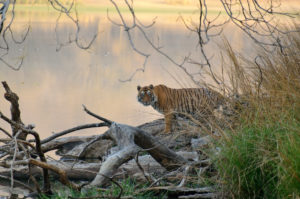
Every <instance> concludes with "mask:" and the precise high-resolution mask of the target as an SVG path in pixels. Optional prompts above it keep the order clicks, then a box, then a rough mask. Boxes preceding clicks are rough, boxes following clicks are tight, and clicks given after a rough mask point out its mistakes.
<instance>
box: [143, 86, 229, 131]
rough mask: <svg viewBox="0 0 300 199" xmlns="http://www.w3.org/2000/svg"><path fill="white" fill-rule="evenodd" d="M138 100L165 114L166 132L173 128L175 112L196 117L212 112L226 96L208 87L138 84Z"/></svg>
mask: <svg viewBox="0 0 300 199" xmlns="http://www.w3.org/2000/svg"><path fill="white" fill-rule="evenodd" d="M137 90H138V97H137V98H138V101H139V102H140V103H142V104H143V105H145V106H149V105H151V106H152V107H153V108H154V109H155V110H157V111H158V112H160V113H162V114H164V116H165V132H166V133H168V132H170V131H171V130H172V120H173V118H174V115H175V114H190V115H192V116H193V117H194V116H196V117H195V118H199V117H205V116H206V115H208V114H209V113H212V112H213V111H214V110H215V109H217V108H218V107H219V106H220V105H221V104H222V103H223V102H224V97H223V96H222V95H221V94H220V93H218V92H216V91H213V90H211V89H208V88H183V89H173V88H168V87H167V86H165V85H157V86H153V85H152V84H151V85H150V86H144V87H141V86H137Z"/></svg>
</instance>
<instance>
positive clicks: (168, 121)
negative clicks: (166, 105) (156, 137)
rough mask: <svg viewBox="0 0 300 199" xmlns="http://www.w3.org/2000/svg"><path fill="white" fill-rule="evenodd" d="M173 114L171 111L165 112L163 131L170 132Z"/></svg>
mask: <svg viewBox="0 0 300 199" xmlns="http://www.w3.org/2000/svg"><path fill="white" fill-rule="evenodd" d="M173 117H174V114H173V113H171V112H168V113H165V130H164V133H170V132H171V131H172V123H173Z"/></svg>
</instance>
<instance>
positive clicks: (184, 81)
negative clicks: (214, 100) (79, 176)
mask: <svg viewBox="0 0 300 199" xmlns="http://www.w3.org/2000/svg"><path fill="white" fill-rule="evenodd" d="M148 15H149V16H151V15H150V14H148ZM56 16H57V14H55V13H53V12H49V13H47V12H46V13H44V12H43V13H41V12H37V13H17V17H16V23H15V25H14V26H13V30H14V32H15V35H16V37H18V38H20V36H21V35H22V34H24V30H25V29H26V27H27V25H28V21H31V22H30V25H31V30H30V33H29V35H28V38H27V40H26V41H25V43H24V44H23V45H14V44H12V43H11V44H10V45H11V51H10V54H9V55H8V56H6V57H5V58H7V60H8V61H9V62H10V63H17V62H18V57H19V56H25V59H24V63H23V65H22V67H21V69H20V70H19V71H13V70H11V69H9V68H8V67H7V66H5V65H4V64H3V63H0V80H1V81H7V83H8V84H9V86H10V87H11V89H12V90H13V91H14V92H16V93H17V94H18V96H19V97H20V101H19V102H20V108H21V116H22V120H23V122H24V123H25V124H32V123H33V124H35V125H36V131H37V132H39V133H40V135H41V137H42V138H45V137H47V136H49V135H51V133H52V132H59V131H62V130H65V129H68V128H71V127H74V126H77V125H82V124H86V123H93V122H97V120H96V119H94V118H92V117H90V116H88V115H87V114H86V113H85V112H84V111H83V109H82V104H84V105H86V106H87V107H88V108H89V109H90V110H91V111H93V112H95V113H97V114H99V115H101V116H103V117H106V118H108V119H110V120H113V121H116V122H120V123H126V124H129V125H138V124H141V123H144V122H147V121H151V120H153V119H156V118H159V117H162V115H160V114H159V113H157V112H156V111H154V110H152V108H151V107H144V106H143V105H141V104H139V103H138V102H137V100H136V95H137V90H136V87H137V85H142V86H143V85H149V84H153V85H157V84H166V85H168V86H170V87H174V88H180V87H194V86H195V85H194V84H193V83H192V82H191V81H190V80H189V79H188V78H187V76H186V75H184V74H183V72H182V70H180V69H179V68H178V67H176V66H174V65H173V64H172V63H171V62H169V61H168V60H167V59H165V58H164V57H163V56H161V55H159V54H157V53H155V51H153V49H152V48H151V47H150V46H149V45H148V44H147V43H146V42H145V40H144V39H143V37H142V35H141V34H140V33H139V32H138V31H137V30H133V31H132V37H133V40H134V42H135V43H136V46H137V48H139V49H141V50H143V51H144V52H146V53H150V54H151V57H150V58H149V60H148V62H147V65H146V70H145V72H144V73H141V72H140V73H137V74H136V75H135V76H134V78H133V79H132V80H131V81H129V82H122V81H120V80H124V79H128V78H129V77H130V76H131V75H132V74H133V73H134V71H135V70H136V69H137V68H140V67H141V66H142V65H143V62H144V58H143V57H141V56H140V55H138V54H137V53H135V52H133V51H132V49H131V46H130V45H129V41H128V38H127V36H126V32H125V31H124V30H123V29H122V28H120V27H118V26H115V25H113V24H112V23H111V22H110V21H109V20H108V19H107V17H106V13H102V14H101V13H100V14H95V13H94V14H92V15H88V14H84V15H81V16H80V23H81V29H82V32H81V34H80V37H81V38H82V41H83V42H84V41H89V40H90V39H91V38H92V36H93V34H94V33H95V32H98V37H97V39H96V40H95V42H94V43H93V45H92V47H91V49H89V50H82V49H79V48H77V47H76V46H75V45H74V44H72V45H69V46H66V47H64V48H62V49H61V50H60V51H58V52H56V47H57V43H56V34H55V31H54V29H55V19H56ZM149 16H146V17H145V16H142V19H143V20H144V21H146V22H147V23H148V22H150V21H151V20H150V19H151V18H150V17H149ZM154 16H158V18H157V23H156V24H155V26H153V27H152V28H151V29H149V30H147V34H148V35H149V37H150V38H152V39H153V41H154V42H155V43H156V44H157V43H158V42H159V44H160V46H162V47H163V48H162V50H163V51H164V52H167V53H168V54H169V55H170V56H171V57H172V58H174V60H176V61H177V62H181V61H182V60H183V58H184V56H187V55H188V54H189V53H190V52H191V53H192V54H191V57H193V58H194V59H199V54H200V53H199V49H198V48H197V45H196V43H197V37H196V35H193V34H191V33H190V32H189V31H188V30H187V29H186V28H185V27H184V25H183V24H182V23H179V22H176V19H177V17H178V15H177V14H175V15H161V16H159V15H158V14H157V13H156V14H155V15H154ZM151 17H152V16H151ZM71 32H73V33H74V25H73V24H71V23H70V22H69V21H67V20H66V19H64V18H63V19H62V22H61V23H60V25H59V26H58V35H59V36H60V40H62V41H66V40H68V37H69V34H70V33H71ZM224 35H225V36H226V37H227V38H228V39H229V41H231V42H233V43H234V45H235V46H234V47H235V48H236V49H237V50H243V49H244V48H245V47H247V46H248V45H250V44H249V43H248V42H249V40H248V39H247V38H244V37H243V36H241V33H240V32H239V31H238V30H237V29H236V28H234V27H232V26H230V25H227V26H226V27H225V30H224ZM218 43H220V40H212V44H211V45H209V46H208V47H207V48H206V49H207V52H208V54H209V56H210V57H211V58H212V59H211V60H212V63H213V64H214V65H215V66H218V65H220V63H221V62H220V58H219V56H220V55H219V46H218V45H217V44H218ZM194 68H195V67H194ZM193 70H194V69H191V71H193ZM216 70H217V68H216ZM201 78H205V76H204V77H201ZM207 81H210V80H208V79H207ZM3 94H4V89H3V88H2V86H1V88H0V96H1V98H0V110H1V111H2V112H3V113H4V114H5V115H7V116H9V115H10V112H9V106H10V105H9V103H8V102H7V101H6V100H5V99H4V98H3V97H2V96H3ZM0 125H1V126H2V127H4V128H5V129H7V130H10V127H9V126H8V125H7V124H5V123H3V122H2V121H1V122H0ZM100 132H103V130H101V129H90V130H84V131H79V132H74V133H73V134H72V135H90V134H97V133H100ZM0 137H4V134H0Z"/></svg>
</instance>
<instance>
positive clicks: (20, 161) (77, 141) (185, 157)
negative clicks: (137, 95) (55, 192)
mask: <svg viewBox="0 0 300 199" xmlns="http://www.w3.org/2000/svg"><path fill="white" fill-rule="evenodd" d="M2 84H3V86H4V88H5V90H6V93H5V98H6V99H8V100H9V101H10V103H11V112H12V119H10V118H8V117H7V116H5V115H4V114H3V113H1V112H0V118H1V119H3V120H4V121H6V122H7V123H9V124H10V125H11V127H12V134H11V135H10V134H9V132H8V131H7V130H5V129H3V131H4V132H6V135H7V134H9V135H10V136H9V138H7V139H3V140H2V141H3V143H4V144H3V145H1V146H0V155H1V156H0V157H1V159H0V175H1V176H2V179H6V180H9V181H10V182H11V192H12V193H13V189H14V187H15V185H17V184H20V183H18V182H19V180H22V179H23V180H24V179H30V181H32V182H34V184H35V188H32V187H31V186H30V183H28V184H26V183H25V184H26V186H28V187H30V188H31V190H30V191H31V192H32V190H35V191H36V192H37V193H47V194H51V193H52V189H51V182H50V178H49V176H51V175H53V176H58V177H59V181H60V182H61V183H62V184H64V185H66V186H68V187H70V188H72V189H74V190H78V191H79V190H81V189H82V188H83V187H84V188H89V187H94V186H98V187H99V186H100V187H101V186H106V185H107V184H108V183H114V184H116V185H117V186H120V184H118V182H117V181H115V180H114V179H120V178H124V177H126V176H132V177H134V178H135V179H139V180H142V181H146V180H148V182H149V184H150V186H149V188H150V187H153V186H154V185H159V184H160V181H162V180H164V179H174V178H178V179H180V180H179V184H178V185H177V189H178V190H179V189H180V190H182V189H184V184H185V183H186V180H187V179H188V178H187V176H188V174H189V172H190V171H191V170H192V169H191V168H196V169H199V167H203V168H205V167H208V166H209V164H210V163H209V160H204V161H203V160H199V154H197V152H187V151H183V152H175V151H174V150H172V149H170V148H169V147H168V146H170V147H171V148H172V145H168V144H166V142H165V141H164V140H162V139H161V138H159V137H155V136H154V135H156V134H157V133H158V132H162V131H163V129H164V126H163V124H164V122H163V121H162V120H158V121H155V122H153V123H149V124H144V125H141V126H140V127H132V126H129V125H125V124H119V123H116V122H113V121H110V120H108V119H106V118H103V117H101V116H99V115H97V114H95V113H93V112H91V111H90V110H88V109H87V108H86V107H85V106H83V107H84V111H85V112H86V113H87V114H89V115H91V116H93V117H95V118H97V119H99V120H101V122H100V123H93V124H86V125H81V126H78V127H74V128H71V129H68V130H65V131H62V132H59V133H55V134H54V135H52V136H50V137H48V138H46V139H43V140H41V139H40V136H39V134H38V132H36V131H34V130H33V129H34V125H28V126H26V125H25V124H23V123H22V121H21V117H20V109H19V105H18V103H17V102H18V96H17V94H15V93H13V92H12V91H11V90H10V88H9V87H8V84H7V83H6V82H2ZM11 96H13V97H11ZM16 116H17V117H16ZM97 127H108V128H109V129H108V130H107V131H106V132H105V133H103V134H100V135H94V136H85V137H84V136H78V137H76V136H70V137H62V138H61V136H62V135H66V134H69V133H71V132H74V131H77V130H81V129H85V128H97ZM147 131H148V132H149V133H148V132H147ZM21 134H22V135H23V136H20V135H21ZM27 135H32V136H33V137H34V139H32V140H28V139H27ZM33 142H34V144H33ZM175 145H176V144H175ZM173 146H174V144H173ZM52 150H57V154H59V155H60V156H62V159H61V160H54V159H52V158H50V157H48V158H47V159H46V156H45V153H47V152H49V151H52ZM141 152H144V153H145V152H146V153H148V154H149V155H140V154H141ZM139 155H140V157H139V158H138V156H139ZM88 158H94V161H95V159H97V161H96V162H88ZM154 175H155V177H154ZM178 176H179V177H178ZM180 176H181V177H180ZM41 177H43V181H44V183H43V184H44V187H43V190H41V189H40V187H39V184H38V183H37V182H38V180H37V179H41ZM71 180H81V181H82V180H85V181H87V182H86V183H83V184H81V185H79V184H75V183H74V182H72V181H71ZM171 181H174V180H171ZM177 181H178V180H177ZM170 185H171V184H170ZM26 186H25V187H26ZM23 187H24V186H23ZM149 190H150V189H149ZM161 190H165V189H161ZM174 190H175V189H174ZM174 190H173V192H176V191H174ZM145 191H147V190H145ZM178 193H179V192H178ZM209 193H211V192H209ZM120 194H122V187H121V188H120ZM193 194H197V192H193ZM185 195H186V193H185ZM120 196H121V195H120Z"/></svg>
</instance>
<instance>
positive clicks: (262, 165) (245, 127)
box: [215, 32, 300, 198]
mask: <svg viewBox="0 0 300 199" xmlns="http://www.w3.org/2000/svg"><path fill="white" fill-rule="evenodd" d="M285 42H286V45H287V46H288V47H287V48H285V49H284V50H283V51H280V49H278V50H276V51H271V52H268V51H267V50H259V55H260V56H259V57H257V59H256V61H255V62H253V61H249V60H247V59H246V58H245V57H243V56H241V55H236V54H235V53H234V52H233V50H232V49H231V47H230V45H229V44H228V43H227V42H225V49H226V52H227V55H228V58H229V60H230V65H231V66H232V70H231V72H230V75H229V77H230V78H229V79H230V88H231V91H233V92H234V93H238V94H239V96H241V99H242V101H243V102H244V103H245V104H247V106H243V107H242V112H241V113H240V115H239V125H238V127H237V128H236V129H235V130H232V131H227V132H224V133H225V134H226V135H227V136H226V139H221V140H220V142H219V145H220V147H221V152H220V153H219V154H218V155H217V156H216V157H215V160H216V165H217V168H218V173H219V177H220V178H219V179H220V183H221V184H222V186H223V188H224V189H223V193H224V194H225V195H226V196H227V197H228V196H229V197H233V198H297V197H298V196H299V195H300V33H299V32H298V33H293V34H290V35H289V36H287V37H286V38H285ZM228 138H229V139H228Z"/></svg>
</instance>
